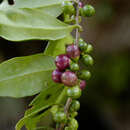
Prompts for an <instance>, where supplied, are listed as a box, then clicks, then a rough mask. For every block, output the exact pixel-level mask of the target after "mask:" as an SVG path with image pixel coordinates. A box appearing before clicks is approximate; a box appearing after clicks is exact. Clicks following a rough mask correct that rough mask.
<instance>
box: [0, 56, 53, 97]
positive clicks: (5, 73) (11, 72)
mask: <svg viewBox="0 0 130 130" xmlns="http://www.w3.org/2000/svg"><path fill="white" fill-rule="evenodd" d="M54 69H55V64H54V59H53V58H52V57H50V56H45V55H43V54H36V55H32V56H25V57H16V58H13V59H11V60H8V61H5V62H3V63H2V64H0V96H10V97H24V96H31V95H35V94H37V93H39V92H40V91H41V90H43V89H46V88H48V87H49V86H48V83H50V82H52V80H51V72H52V71H53V70H54Z"/></svg>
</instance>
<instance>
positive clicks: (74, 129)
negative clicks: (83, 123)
mask: <svg viewBox="0 0 130 130" xmlns="http://www.w3.org/2000/svg"><path fill="white" fill-rule="evenodd" d="M68 126H71V127H72V128H73V130H77V129H78V127H79V125H78V122H77V120H76V119H74V118H71V119H70V122H69V125H68Z"/></svg>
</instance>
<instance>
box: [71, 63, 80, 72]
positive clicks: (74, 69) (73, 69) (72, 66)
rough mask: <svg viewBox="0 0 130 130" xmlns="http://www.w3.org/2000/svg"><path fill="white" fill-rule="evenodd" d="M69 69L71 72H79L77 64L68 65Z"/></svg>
mask: <svg viewBox="0 0 130 130" xmlns="http://www.w3.org/2000/svg"><path fill="white" fill-rule="evenodd" d="M70 69H71V70H72V71H78V70H79V65H78V64H77V63H73V62H72V63H71V64H70Z"/></svg>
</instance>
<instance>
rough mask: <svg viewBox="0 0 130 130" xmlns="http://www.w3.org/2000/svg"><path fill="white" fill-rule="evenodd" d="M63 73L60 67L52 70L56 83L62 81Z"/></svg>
mask: <svg viewBox="0 0 130 130" xmlns="http://www.w3.org/2000/svg"><path fill="white" fill-rule="evenodd" d="M61 75H62V72H60V71H59V70H58V69H56V70H54V71H53V72H52V80H53V81H54V82H56V83H61Z"/></svg>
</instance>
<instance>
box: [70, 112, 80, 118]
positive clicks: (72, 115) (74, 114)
mask: <svg viewBox="0 0 130 130" xmlns="http://www.w3.org/2000/svg"><path fill="white" fill-rule="evenodd" d="M70 115H71V117H73V118H74V117H76V116H77V115H78V112H76V111H74V112H71V113H70Z"/></svg>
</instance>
